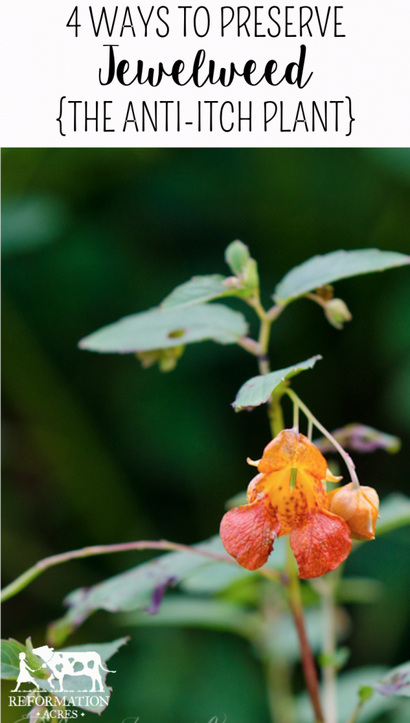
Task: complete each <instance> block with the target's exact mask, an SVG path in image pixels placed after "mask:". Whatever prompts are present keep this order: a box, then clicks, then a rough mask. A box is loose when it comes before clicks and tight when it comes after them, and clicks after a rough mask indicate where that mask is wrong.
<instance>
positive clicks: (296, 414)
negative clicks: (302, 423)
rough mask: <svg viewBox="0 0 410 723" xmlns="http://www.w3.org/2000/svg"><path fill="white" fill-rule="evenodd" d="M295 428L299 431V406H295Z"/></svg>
mask: <svg viewBox="0 0 410 723" xmlns="http://www.w3.org/2000/svg"><path fill="white" fill-rule="evenodd" d="M293 427H294V428H295V429H296V430H297V431H299V405H298V404H294V405H293Z"/></svg>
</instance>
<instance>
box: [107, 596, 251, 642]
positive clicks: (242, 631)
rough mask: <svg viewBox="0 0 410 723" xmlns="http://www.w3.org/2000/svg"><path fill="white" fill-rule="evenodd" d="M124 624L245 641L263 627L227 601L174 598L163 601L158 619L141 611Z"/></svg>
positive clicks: (123, 621)
mask: <svg viewBox="0 0 410 723" xmlns="http://www.w3.org/2000/svg"><path fill="white" fill-rule="evenodd" d="M121 623H123V624H125V625H136V626H155V627H157V626H166V625H176V626H178V627H189V628H207V629H208V630H224V631H226V632H230V633H236V634H237V635H243V636H244V637H249V636H253V635H254V634H255V632H256V630H260V629H261V627H262V619H261V618H260V616H259V615H258V614H257V613H250V612H247V611H246V610H245V609H244V608H243V607H241V606H240V605H236V604H234V603H231V602H227V601H225V600H201V599H200V598H190V597H187V596H186V595H173V596H172V597H170V598H169V599H167V600H164V602H163V604H162V605H161V608H160V610H159V611H158V613H157V615H147V614H146V613H143V612H141V611H138V612H136V613H132V614H129V615H125V616H122V618H121Z"/></svg>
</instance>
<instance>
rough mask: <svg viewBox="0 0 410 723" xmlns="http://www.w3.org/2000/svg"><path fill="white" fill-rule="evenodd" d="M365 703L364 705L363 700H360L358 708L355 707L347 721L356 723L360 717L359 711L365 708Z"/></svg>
mask: <svg viewBox="0 0 410 723" xmlns="http://www.w3.org/2000/svg"><path fill="white" fill-rule="evenodd" d="M363 705H364V702H363V701H360V703H358V704H357V706H356V708H355V709H354V711H353V713H352V715H351V716H350V718H349V720H348V721H347V723H356V721H357V719H358V717H359V713H360V711H361V710H362V708H363Z"/></svg>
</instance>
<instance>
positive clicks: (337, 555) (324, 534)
mask: <svg viewBox="0 0 410 723" xmlns="http://www.w3.org/2000/svg"><path fill="white" fill-rule="evenodd" d="M290 546H291V548H292V550H293V552H294V553H295V557H296V561H297V563H298V567H299V577H301V578H302V579H304V580H307V579H310V578H312V577H320V576H321V575H324V574H325V573H326V572H330V570H334V569H335V568H336V567H338V566H339V565H340V564H341V563H342V562H343V560H345V559H346V557H347V556H348V554H349V552H350V550H351V547H352V541H351V539H350V532H349V527H348V525H347V523H346V522H345V521H344V520H342V518H341V517H338V516H337V515H333V514H332V513H331V512H327V510H321V511H320V512H318V513H316V514H311V515H310V516H309V517H308V518H306V519H305V521H304V524H303V525H298V526H296V527H294V528H293V530H292V532H291V535H290Z"/></svg>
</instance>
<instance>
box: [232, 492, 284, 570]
mask: <svg viewBox="0 0 410 723" xmlns="http://www.w3.org/2000/svg"><path fill="white" fill-rule="evenodd" d="M279 531H280V524H279V522H278V520H277V517H276V515H275V513H274V511H273V509H272V507H271V505H270V503H269V500H268V499H267V497H265V499H263V500H259V499H258V500H256V501H255V502H253V503H252V504H251V505H241V506H240V507H235V508H234V509H233V510H229V512H227V513H226V515H224V516H223V518H222V521H221V526H220V530H219V532H220V535H221V539H222V542H223V545H224V547H225V550H226V551H227V552H229V554H230V555H232V557H234V558H235V559H236V560H237V561H238V562H239V564H240V565H242V567H246V568H247V569H248V570H257V569H258V567H262V565H264V564H265V562H266V561H267V559H268V557H269V555H270V553H271V552H272V548H273V541H274V540H275V538H276V537H277V536H278V534H279Z"/></svg>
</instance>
